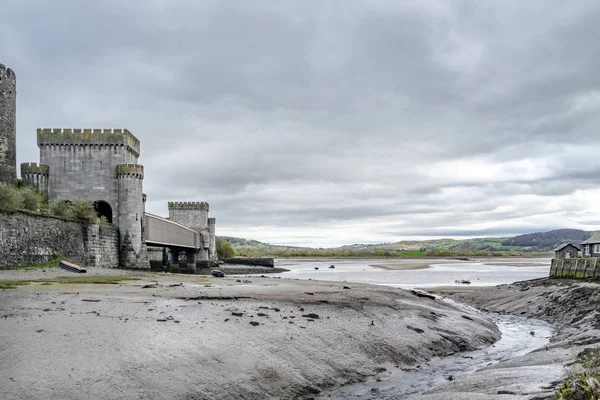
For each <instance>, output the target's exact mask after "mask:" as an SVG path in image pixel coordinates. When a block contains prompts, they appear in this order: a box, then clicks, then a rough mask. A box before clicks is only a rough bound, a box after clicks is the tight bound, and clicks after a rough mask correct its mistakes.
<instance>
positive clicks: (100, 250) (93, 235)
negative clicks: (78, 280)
mask: <svg viewBox="0 0 600 400" xmlns="http://www.w3.org/2000/svg"><path fill="white" fill-rule="evenodd" d="M84 247H85V251H86V256H87V266H90V267H105V268H116V267H118V266H119V230H118V229H117V228H116V227H115V226H108V227H106V228H103V229H100V227H99V226H98V225H88V226H87V236H86V241H85V245H84Z"/></svg>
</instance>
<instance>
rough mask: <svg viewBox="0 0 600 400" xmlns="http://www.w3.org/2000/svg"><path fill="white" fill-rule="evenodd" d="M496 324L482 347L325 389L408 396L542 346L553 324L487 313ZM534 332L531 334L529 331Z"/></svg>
mask: <svg viewBox="0 0 600 400" xmlns="http://www.w3.org/2000/svg"><path fill="white" fill-rule="evenodd" d="M487 315H488V316H489V317H490V318H491V319H492V320H493V321H494V322H495V323H496V325H498V328H499V329H500V332H501V333H502V337H501V338H500V340H498V341H497V342H496V343H494V344H493V345H491V346H488V347H486V348H483V349H481V350H474V351H468V352H462V353H458V354H454V355H451V356H448V357H444V358H439V359H434V360H431V361H430V362H429V363H426V364H423V365H421V368H413V369H412V370H409V371H402V370H397V371H396V370H395V371H392V372H391V373H389V374H388V375H382V376H381V379H382V380H381V381H380V382H377V381H369V382H365V383H360V384H354V385H349V386H344V387H343V388H340V389H337V390H335V391H332V392H329V393H326V394H325V396H323V398H329V399H410V398H415V399H416V398H418V396H419V395H421V394H423V393H425V392H427V391H429V390H432V389H433V388H435V387H437V386H440V385H443V384H445V383H447V382H448V380H449V377H452V379H456V378H460V377H461V376H464V375H468V374H470V373H472V372H474V371H477V370H478V369H481V368H483V367H486V366H489V365H492V364H496V363H499V362H501V361H504V360H508V359H511V358H514V357H518V356H521V355H524V354H527V353H529V352H531V351H533V350H535V349H537V348H540V347H542V346H545V345H546V344H547V343H548V341H549V340H550V337H551V336H552V332H553V329H552V326H551V325H549V324H548V323H546V322H544V321H540V320H536V319H527V318H523V317H517V316H513V315H498V314H487ZM531 332H534V334H531Z"/></svg>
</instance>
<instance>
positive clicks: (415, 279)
mask: <svg viewBox="0 0 600 400" xmlns="http://www.w3.org/2000/svg"><path fill="white" fill-rule="evenodd" d="M540 261H544V262H545V261H546V259H517V260H510V261H508V262H509V263H511V264H513V263H515V262H519V263H522V265H524V266H519V267H515V266H510V265H484V263H482V262H468V263H467V262H448V263H443V264H433V265H431V266H430V267H429V268H425V269H413V270H385V269H382V268H376V267H372V266H371V265H377V264H386V263H393V262H394V260H325V261H298V262H294V261H286V260H278V263H277V266H278V267H281V268H286V269H289V270H290V271H289V272H283V273H280V274H269V276H273V275H274V276H281V277H282V278H291V279H315V280H325V281H336V282H355V283H368V284H374V285H386V286H394V287H402V288H414V287H419V288H427V287H435V286H457V287H458V286H464V285H462V284H457V283H455V281H456V280H461V279H468V280H470V281H471V283H472V285H474V286H496V285H501V284H504V283H512V282H516V281H523V280H529V279H537V278H543V277H546V276H548V273H549V271H550V260H549V259H548V260H547V262H548V263H547V265H543V266H540V265H539V263H540ZM493 262H497V261H493ZM331 264H334V265H335V269H330V268H329V266H330V265H331ZM525 265H527V266H525ZM315 267H316V268H319V269H318V270H315Z"/></svg>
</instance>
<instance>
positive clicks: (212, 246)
mask: <svg viewBox="0 0 600 400" xmlns="http://www.w3.org/2000/svg"><path fill="white" fill-rule="evenodd" d="M216 223H217V220H216V219H215V218H209V219H208V232H209V233H210V239H209V240H210V242H209V244H208V259H209V261H218V260H219V258H218V256H217V241H216V235H215V225H216Z"/></svg>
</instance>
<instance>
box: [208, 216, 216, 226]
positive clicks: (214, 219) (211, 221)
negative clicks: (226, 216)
mask: <svg viewBox="0 0 600 400" xmlns="http://www.w3.org/2000/svg"><path fill="white" fill-rule="evenodd" d="M216 223H217V219H216V218H209V219H208V224H209V225H215V224H216Z"/></svg>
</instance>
